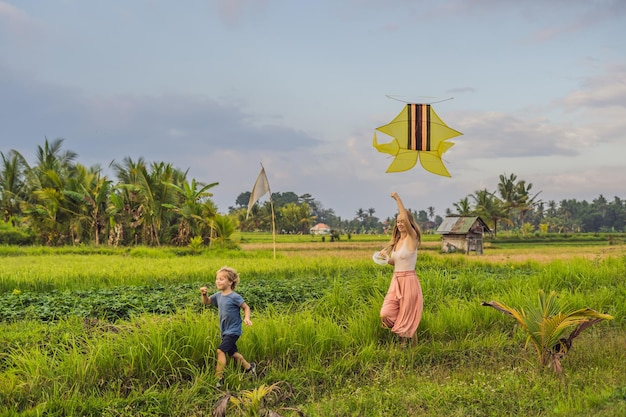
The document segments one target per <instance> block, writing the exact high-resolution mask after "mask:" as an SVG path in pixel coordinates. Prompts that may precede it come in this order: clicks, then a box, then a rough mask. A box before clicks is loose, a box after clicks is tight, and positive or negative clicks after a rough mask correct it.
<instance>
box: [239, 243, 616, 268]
mask: <svg viewBox="0 0 626 417" xmlns="http://www.w3.org/2000/svg"><path fill="white" fill-rule="evenodd" d="M440 245H441V244H440V243H439V242H423V243H422V246H421V250H422V251H424V253H428V254H430V255H434V256H450V257H458V256H461V257H467V258H468V259H472V260H476V261H480V262H496V263H498V262H515V263H518V262H527V261H534V262H540V263H546V262H550V261H553V260H557V259H559V260H567V259H573V258H584V259H605V258H607V257H620V256H626V245H615V246H597V245H596V246H571V247H569V246H558V245H557V244H555V245H554V246H550V245H538V246H537V247H535V248H528V247H520V248H517V247H515V246H509V247H507V248H502V249H501V248H489V246H487V247H485V253H484V254H483V255H476V254H473V253H472V254H468V255H463V254H442V253H440V251H439V248H440ZM383 246H384V242H306V243H277V244H276V253H277V254H278V255H279V256H286V257H327V256H336V257H338V258H353V259H356V258H360V257H364V258H369V257H371V256H372V254H373V253H374V251H377V250H380V249H381V248H382V247H383ZM241 248H242V249H243V250H268V251H272V250H273V244H272V243H244V244H241Z"/></svg>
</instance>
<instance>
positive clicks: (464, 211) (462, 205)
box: [452, 197, 472, 216]
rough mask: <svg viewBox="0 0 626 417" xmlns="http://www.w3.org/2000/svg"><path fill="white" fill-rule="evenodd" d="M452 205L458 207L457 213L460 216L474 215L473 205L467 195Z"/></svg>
mask: <svg viewBox="0 0 626 417" xmlns="http://www.w3.org/2000/svg"><path fill="white" fill-rule="evenodd" d="M452 205H453V206H454V208H455V209H456V214H458V215H459V216H471V215H472V207H471V205H470V202H469V199H468V198H467V197H464V198H462V199H460V200H459V201H458V202H457V203H453V204H452Z"/></svg>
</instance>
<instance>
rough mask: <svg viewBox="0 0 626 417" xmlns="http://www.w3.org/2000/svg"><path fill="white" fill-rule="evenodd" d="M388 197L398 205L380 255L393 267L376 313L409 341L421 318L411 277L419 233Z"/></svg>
mask: <svg viewBox="0 0 626 417" xmlns="http://www.w3.org/2000/svg"><path fill="white" fill-rule="evenodd" d="M391 197H392V198H393V199H394V200H396V203H397V204H398V216H397V217H396V225H395V226H394V228H393V234H392V237H391V242H390V243H389V245H388V246H387V247H386V248H385V249H383V250H382V251H381V255H383V256H385V255H388V260H387V262H388V263H389V264H390V265H393V278H392V279H391V284H390V285H389V290H388V291H387V295H386V296H385V300H384V301H383V306H382V308H381V310H380V318H381V321H382V324H383V326H384V327H387V328H389V329H391V331H392V332H393V333H395V334H397V335H398V336H400V337H402V338H404V339H405V340H406V341H408V340H410V339H413V343H416V339H415V332H416V330H417V326H418V325H419V323H420V320H421V318H422V309H423V298H422V287H421V285H420V281H419V278H418V277H417V274H416V273H415V262H416V261H417V248H418V246H419V244H420V241H421V232H420V230H419V227H418V226H417V223H415V220H414V219H413V216H412V215H411V213H409V212H408V211H407V209H406V208H404V204H402V200H401V199H400V196H399V195H398V193H396V192H392V193H391Z"/></svg>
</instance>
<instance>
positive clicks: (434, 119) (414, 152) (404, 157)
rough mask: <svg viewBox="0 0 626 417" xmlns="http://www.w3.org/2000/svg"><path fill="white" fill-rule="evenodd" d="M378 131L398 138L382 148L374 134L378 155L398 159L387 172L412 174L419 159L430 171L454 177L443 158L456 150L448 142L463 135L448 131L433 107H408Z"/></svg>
mask: <svg viewBox="0 0 626 417" xmlns="http://www.w3.org/2000/svg"><path fill="white" fill-rule="evenodd" d="M376 130H377V131H379V132H382V133H385V134H387V135H389V136H392V137H393V138H394V139H393V141H391V142H389V143H383V144H379V143H378V140H377V138H376V132H374V142H373V145H374V147H375V148H376V149H377V150H378V152H382V153H386V154H389V155H392V156H394V157H395V158H394V160H393V161H392V162H391V165H389V168H387V172H401V171H408V170H409V169H411V168H413V167H414V166H415V164H416V163H417V160H418V159H419V161H420V163H421V164H422V167H423V168H424V169H425V170H426V171H430V172H432V173H433V174H437V175H443V176H444V177H449V176H450V173H449V172H448V170H447V169H446V167H445V165H444V164H443V161H442V160H441V156H442V155H443V154H444V153H445V152H446V151H447V150H448V149H450V148H451V147H452V146H454V143H453V142H447V140H448V139H450V138H453V137H455V136H459V135H462V133H461V132H458V131H456V130H454V129H452V128H450V127H448V125H446V124H445V123H444V122H443V121H442V120H441V119H440V118H439V116H437V113H435V110H433V109H432V107H431V106H430V104H407V105H406V106H405V107H404V109H403V110H402V111H401V112H400V114H398V115H397V116H396V118H395V119H393V120H392V121H391V122H390V123H388V124H386V125H384V126H380V127H377V128H376Z"/></svg>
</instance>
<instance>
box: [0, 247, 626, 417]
mask: <svg viewBox="0 0 626 417" xmlns="http://www.w3.org/2000/svg"><path fill="white" fill-rule="evenodd" d="M31 250H32V251H29V250H28V249H26V253H21V254H20V255H15V254H11V253H10V252H11V250H9V248H7V249H6V250H5V255H4V256H1V257H0V262H2V268H1V270H0V288H1V291H0V297H2V299H1V300H0V301H1V302H0V313H1V312H2V311H3V310H2V308H3V306H4V308H5V309H6V311H9V310H10V311H12V312H14V313H15V314H14V317H12V318H10V319H8V318H5V319H4V321H0V415H7V416H35V415H47V416H48V415H51V416H55V415H58V416H67V415H81V416H136V415H142V416H164V415H166V416H183V417H184V416H202V415H205V416H207V415H211V413H212V410H213V408H214V407H215V404H216V402H217V400H218V399H219V398H220V397H221V396H222V395H223V392H222V391H220V390H217V389H216V388H215V378H214V376H213V373H214V366H215V349H216V346H217V344H218V342H219V334H218V322H217V314H216V311H215V310H214V309H212V308H204V307H202V306H201V305H200V304H199V296H198V294H199V293H198V291H197V287H198V286H199V285H201V284H204V283H209V284H212V282H213V279H214V272H215V270H216V269H217V268H219V267H221V266H223V265H230V266H233V267H235V268H237V270H238V271H239V272H240V274H241V277H242V283H241V286H240V288H238V290H239V291H240V292H241V293H242V294H243V295H244V297H245V298H246V300H247V301H248V303H249V304H250V305H251V306H252V307H253V312H252V321H253V325H252V326H251V327H246V328H245V329H244V335H243V336H242V338H241V339H240V341H239V343H238V345H239V349H240V351H241V352H242V353H243V354H244V355H245V356H246V358H247V359H249V360H255V361H257V363H258V373H259V375H258V378H257V379H253V378H250V377H249V376H247V375H244V374H243V373H242V372H241V371H240V370H239V369H238V368H237V367H236V366H234V365H233V364H232V363H229V366H228V368H227V372H226V386H227V389H228V390H229V391H230V392H231V393H233V394H237V393H240V392H242V390H252V389H254V388H255V387H258V386H259V385H260V384H266V385H270V384H273V383H275V382H278V381H284V382H286V383H287V384H289V386H291V387H292V391H291V395H290V396H288V397H287V398H282V399H281V401H278V403H276V404H275V406H276V407H277V408H278V407H280V406H284V407H292V408H297V409H299V410H301V411H302V412H303V413H304V414H305V415H307V416H389V415H398V416H404V415H423V416H440V415H446V416H517V415H524V416H547V415H551V416H552V415H555V416H589V415H594V416H596V415H599V416H607V417H608V416H621V415H624V416H626V382H625V381H626V353H624V352H625V349H624V346H625V345H626V332H625V331H624V330H625V321H624V314H625V312H626V257H625V256H619V255H618V256H614V257H605V258H599V257H598V258H592V259H587V258H582V257H580V258H578V257H573V258H571V259H569V260H553V261H549V262H544V263H539V262H535V261H533V260H532V259H526V260H524V261H520V262H510V261H506V262H490V261H486V260H483V259H482V258H481V257H476V256H463V255H458V254H455V255H441V254H437V253H434V252H424V253H420V256H419V259H418V273H419V275H420V279H421V282H422V287H423V291H424V297H425V302H424V315H423V320H422V323H421V324H420V327H419V328H418V340H419V343H418V345H417V346H416V347H413V348H411V347H406V346H404V345H403V344H402V343H400V342H399V341H398V340H397V339H396V338H395V337H393V336H392V335H391V334H390V333H389V332H388V331H386V330H385V329H382V328H381V327H380V324H379V318H378V312H379V309H380V306H381V303H382V297H383V295H384V293H385V292H386V290H387V286H388V285H389V279H390V276H391V269H390V268H383V267H379V266H377V265H375V264H374V263H373V262H372V261H371V260H370V259H369V256H370V255H371V254H370V249H367V248H366V249H363V251H362V256H361V257H349V258H339V257H336V256H333V255H332V253H331V254H329V255H328V256H326V255H324V256H319V257H309V256H301V257H299V256H293V255H290V256H286V255H285V254H284V253H282V252H279V256H278V258H277V259H276V260H274V259H272V256H271V252H267V251H265V250H263V251H261V252H257V251H254V250H253V251H247V250H232V251H220V252H219V253H217V254H215V253H202V254H198V255H193V256H191V255H185V256H180V255H178V254H176V253H175V252H174V251H171V250H167V249H166V250H163V251H162V252H160V251H159V250H156V249H149V250H145V251H144V252H143V255H142V256H131V255H129V254H128V253H125V252H123V251H122V252H121V253H120V252H118V251H111V252H108V251H104V252H103V253H84V254H79V253H75V252H72V251H68V250H67V249H64V250H65V251H67V252H64V250H60V253H55V251H54V250H45V251H43V250H42V251H41V252H38V251H35V250H34V249H31ZM307 250H309V249H307ZM507 250H508V251H513V252H514V251H515V250H514V249H507ZM303 255H305V254H303ZM16 289H17V290H18V292H19V293H18V294H16V293H14V290H16ZM538 289H544V290H546V291H550V290H555V291H557V293H558V294H559V296H560V297H563V298H565V299H566V300H567V301H568V302H569V303H570V304H571V305H572V306H575V307H590V308H593V309H596V310H598V311H603V312H607V313H609V314H611V315H613V316H614V317H615V319H614V320H612V321H610V322H603V323H601V324H598V325H596V326H593V327H592V328H590V329H588V330H586V331H585V332H583V333H582V334H581V336H579V337H578V338H577V339H575V340H574V346H573V349H572V350H571V351H570V352H569V353H568V355H567V356H566V357H565V358H564V360H563V361H562V364H563V367H564V373H563V374H562V375H555V374H553V373H552V371H550V370H543V369H540V368H539V367H538V364H537V358H536V354H535V352H534V351H533V350H532V349H524V342H525V335H524V334H523V333H522V332H519V331H517V329H516V328H515V325H514V320H513V319H512V318H509V317H507V316H505V315H502V314H501V313H499V312H497V311H495V310H493V309H491V308H486V307H482V306H481V305H480V302H481V301H489V300H497V301H501V302H503V303H505V304H507V305H511V306H523V305H526V304H528V303H529V302H532V301H534V300H535V298H536V296H537V290H538ZM19 297H22V299H23V300H26V299H27V298H28V299H29V300H31V301H32V300H39V301H41V302H39V304H37V303H36V302H34V301H33V303H31V304H30V305H29V306H28V307H22V306H21V305H20V304H11V305H10V306H9V307H7V305H8V303H9V302H15V301H16V300H19ZM159 306H161V307H159ZM96 307H99V308H100V309H98V308H96ZM157 307H158V308H157ZM55 308H56V309H58V310H55ZM43 311H48V312H50V311H59V312H61V311H64V313H63V314H61V313H58V312H57V313H56V314H51V315H50V314H49V315H45V314H43V313H42V312H43ZM117 311H121V312H122V314H120V315H115V314H113V313H111V312H117ZM103 312H109V313H110V315H107V314H103ZM25 313H27V314H25ZM7 314H8V313H7ZM281 414H283V415H286V416H290V415H296V413H294V412H289V411H281ZM229 415H231V414H229Z"/></svg>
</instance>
